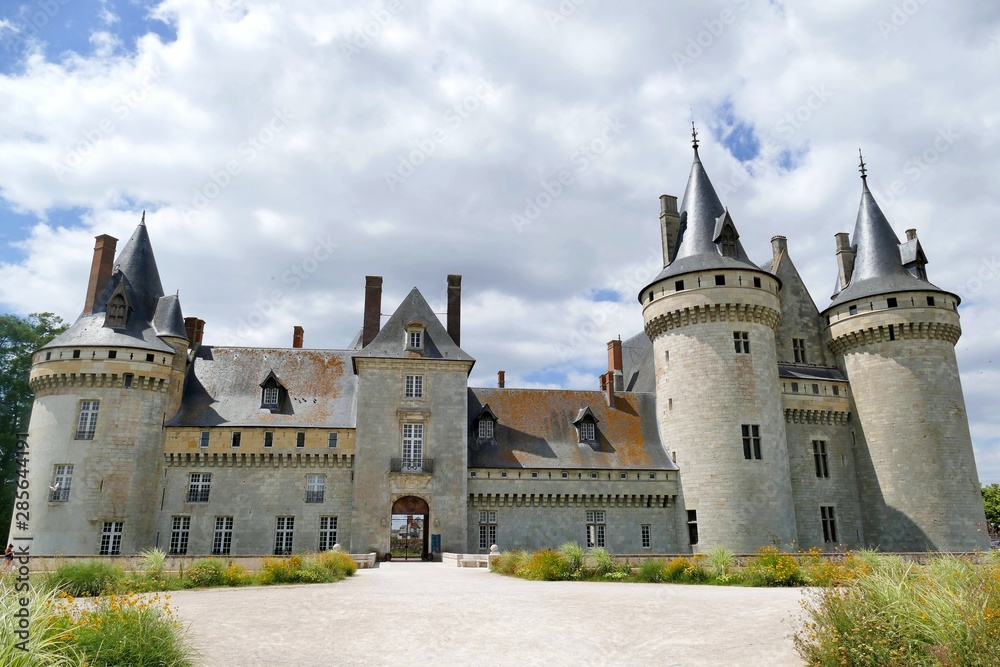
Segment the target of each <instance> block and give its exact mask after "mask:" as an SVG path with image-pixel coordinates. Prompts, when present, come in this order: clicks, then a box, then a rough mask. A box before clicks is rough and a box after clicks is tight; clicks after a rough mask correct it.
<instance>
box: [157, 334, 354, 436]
mask: <svg viewBox="0 0 1000 667" xmlns="http://www.w3.org/2000/svg"><path fill="white" fill-rule="evenodd" d="M353 354H354V352H353V351H352V350H310V349H302V348H248V347H212V346H202V347H200V348H199V349H198V351H197V353H196V354H195V358H194V363H193V364H192V365H191V368H189V369H188V375H187V377H186V378H185V382H184V395H183V399H182V401H181V409H180V410H179V411H178V413H177V415H176V416H175V417H174V418H173V419H171V420H170V421H169V422H167V425H168V426H276V427H277V426H288V427H306V426H310V427H327V428H354V426H355V420H356V418H357V388H358V381H357V377H356V376H355V375H354V373H353V372H351V357H352V355H353ZM272 371H273V372H274V374H275V375H276V376H277V377H278V378H280V380H281V382H282V385H283V386H284V387H285V389H286V390H287V391H288V400H287V401H286V405H285V406H284V408H283V409H282V410H281V411H280V412H274V413H272V412H271V411H270V410H267V409H264V408H261V388H260V383H261V381H262V380H264V378H266V377H267V376H268V374H269V373H271V372H272Z"/></svg>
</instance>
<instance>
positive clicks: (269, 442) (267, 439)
mask: <svg viewBox="0 0 1000 667" xmlns="http://www.w3.org/2000/svg"><path fill="white" fill-rule="evenodd" d="M264 447H267V448H271V447H274V431H264Z"/></svg>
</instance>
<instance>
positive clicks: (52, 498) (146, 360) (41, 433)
mask: <svg viewBox="0 0 1000 667" xmlns="http://www.w3.org/2000/svg"><path fill="white" fill-rule="evenodd" d="M115 246H116V239H114V238H112V237H110V236H106V235H105V236H99V237H97V246H96V247H95V252H94V263H93V267H92V270H91V279H90V285H89V287H88V290H87V301H86V304H85V308H84V311H83V313H82V314H81V315H80V317H79V318H78V319H77V321H76V322H75V323H74V324H73V325H72V326H71V327H70V328H69V329H67V330H66V331H65V332H63V333H62V334H60V335H59V336H57V337H56V338H55V339H53V340H52V341H51V342H50V343H49V344H48V345H46V346H44V347H43V348H41V349H40V350H38V351H37V352H35V353H34V358H33V365H32V368H31V376H30V384H31V389H32V391H33V392H34V394H35V401H34V405H33V406H32V412H31V422H30V426H29V434H28V443H29V450H28V451H29V461H30V465H29V466H28V468H29V473H28V481H29V485H30V486H29V489H30V491H31V501H32V502H31V526H32V527H34V531H33V532H32V537H33V538H34V540H33V543H32V553H33V554H38V555H61V554H64V555H93V554H99V553H105V554H108V555H115V554H118V553H120V554H130V553H135V552H136V551H138V550H141V549H147V548H150V547H152V546H154V545H155V543H156V536H155V534H154V525H155V521H154V520H155V517H156V514H157V511H158V510H159V503H160V493H159V490H158V489H159V483H160V478H161V476H162V475H161V471H160V467H161V461H162V448H163V430H162V423H163V422H164V420H165V419H168V418H169V417H171V416H172V415H173V414H174V413H175V412H176V411H177V409H178V407H179V402H180V394H181V391H180V390H181V385H182V383H183V378H184V372H185V369H186V365H187V349H188V340H187V336H186V333H185V329H184V321H183V317H182V315H181V310H180V304H179V302H178V300H177V297H176V296H173V295H171V296H164V294H163V289H162V286H161V285H160V278H159V274H158V272H157V269H156V263H155V260H154V258H153V253H152V248H151V247H150V244H149V237H148V234H147V232H146V227H145V224H140V225H139V227H138V229H137V230H136V232H135V233H134V234H133V235H132V237H131V238H130V239H129V241H128V243H127V244H126V245H125V247H124V248H123V249H122V252H121V254H120V255H119V257H118V260H117V262H115V261H114V251H115ZM43 527H44V528H43ZM14 528H16V526H12V534H15V530H13V529H14Z"/></svg>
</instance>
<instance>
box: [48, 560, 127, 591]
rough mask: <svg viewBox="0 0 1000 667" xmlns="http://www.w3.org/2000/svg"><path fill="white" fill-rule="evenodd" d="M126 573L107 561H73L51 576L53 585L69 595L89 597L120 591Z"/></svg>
mask: <svg viewBox="0 0 1000 667" xmlns="http://www.w3.org/2000/svg"><path fill="white" fill-rule="evenodd" d="M124 576H125V575H124V572H123V571H122V568H121V567H119V566H118V565H113V564H111V563H109V562H108V561H105V560H97V559H92V560H84V561H71V562H67V563H63V564H62V565H60V566H59V567H58V568H57V569H56V571H55V572H53V573H52V574H51V575H49V580H50V581H51V582H52V585H53V586H54V587H56V588H58V589H59V590H61V591H63V592H65V593H66V594H67V595H72V596H74V597H89V596H93V595H101V594H104V593H115V592H117V591H118V590H119V588H120V585H121V582H122V580H123V578H124Z"/></svg>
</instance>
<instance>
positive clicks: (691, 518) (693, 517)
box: [687, 510, 698, 544]
mask: <svg viewBox="0 0 1000 667" xmlns="http://www.w3.org/2000/svg"><path fill="white" fill-rule="evenodd" d="M687 513H688V521H687V523H688V543H689V544H698V510H688V511H687Z"/></svg>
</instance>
